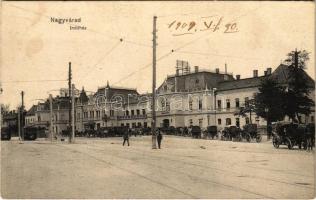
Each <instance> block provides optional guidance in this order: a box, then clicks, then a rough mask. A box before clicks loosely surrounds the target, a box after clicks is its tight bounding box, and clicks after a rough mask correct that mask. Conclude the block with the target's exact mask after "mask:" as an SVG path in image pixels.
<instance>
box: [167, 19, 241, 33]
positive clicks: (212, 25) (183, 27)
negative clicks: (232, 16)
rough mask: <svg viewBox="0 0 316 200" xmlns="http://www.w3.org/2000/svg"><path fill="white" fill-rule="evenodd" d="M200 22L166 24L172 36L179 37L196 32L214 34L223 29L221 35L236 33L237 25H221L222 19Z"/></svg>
mask: <svg viewBox="0 0 316 200" xmlns="http://www.w3.org/2000/svg"><path fill="white" fill-rule="evenodd" d="M202 19H203V20H202V21H201V22H196V21H190V22H181V21H177V20H174V21H172V22H171V23H170V24H168V29H169V30H170V31H171V32H173V34H172V35H173V36H180V35H185V34H193V33H195V32H197V31H212V32H216V31H219V30H221V29H223V33H236V32H238V31H239V30H238V27H237V23H236V22H233V23H226V24H224V25H223V17H220V18H218V19H213V18H211V19H207V18H206V20H205V18H202Z"/></svg>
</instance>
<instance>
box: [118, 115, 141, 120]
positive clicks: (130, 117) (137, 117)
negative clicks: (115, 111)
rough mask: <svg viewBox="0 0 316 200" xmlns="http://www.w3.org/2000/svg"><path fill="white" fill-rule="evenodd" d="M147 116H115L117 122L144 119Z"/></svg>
mask: <svg viewBox="0 0 316 200" xmlns="http://www.w3.org/2000/svg"><path fill="white" fill-rule="evenodd" d="M146 118H147V115H125V116H117V119H118V120H124V119H146Z"/></svg>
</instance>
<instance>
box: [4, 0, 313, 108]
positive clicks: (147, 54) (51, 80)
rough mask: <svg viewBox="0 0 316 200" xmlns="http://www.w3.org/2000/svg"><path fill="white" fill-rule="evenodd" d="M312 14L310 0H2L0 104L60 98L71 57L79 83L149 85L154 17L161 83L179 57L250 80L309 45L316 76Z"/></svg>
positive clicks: (90, 86) (143, 88) (146, 88)
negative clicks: (88, 0) (13, 0)
mask: <svg viewBox="0 0 316 200" xmlns="http://www.w3.org/2000/svg"><path fill="white" fill-rule="evenodd" d="M314 12H315V9H314V3H313V2H206V1H202V2H190V1H184V2H148V1H145V2H35V1H32V2H2V8H1V19H2V24H1V43H2V44H1V69H0V72H1V73H0V80H1V87H2V88H3V92H2V94H1V95H0V97H1V103H5V104H9V105H10V108H11V109H16V107H17V106H18V105H19V104H21V96H20V93H21V91H22V90H23V91H24V92H25V96H24V97H25V98H24V99H25V105H26V108H30V106H32V105H33V104H36V103H37V102H38V101H39V100H38V99H45V98H47V97H48V95H49V94H50V93H51V94H53V95H54V96H56V95H58V90H59V89H60V88H67V87H68V83H67V76H68V63H69V62H71V63H72V77H73V83H74V84H75V86H76V88H78V89H82V87H84V88H85V90H86V91H91V92H95V91H96V90H97V89H98V87H102V86H104V85H106V83H107V81H109V84H110V86H111V85H112V86H120V87H128V88H136V89H137V90H138V92H140V93H145V92H151V86H152V59H153V58H152V54H153V52H152V39H153V35H152V32H153V16H157V43H158V45H157V87H158V86H159V85H160V84H161V83H163V81H164V80H165V78H166V77H167V75H171V74H174V73H175V66H176V60H185V61H188V62H189V64H190V66H191V68H192V69H193V66H199V68H200V69H206V70H214V69H215V68H220V70H221V71H224V66H225V63H226V64H227V71H228V72H230V73H233V74H234V75H237V74H240V75H241V78H246V77H251V76H252V71H253V70H255V69H257V70H258V71H259V75H263V73H264V70H266V68H268V67H271V68H272V70H274V69H275V68H276V67H277V66H278V65H279V64H280V63H281V62H282V60H284V59H285V58H286V54H287V53H288V52H290V51H292V50H295V48H297V49H298V50H303V49H305V50H307V51H308V52H310V60H309V61H308V63H307V70H306V71H307V73H308V74H309V75H310V76H311V77H312V78H313V79H314V77H315V59H314V54H315V46H314V44H315V41H314V38H315V32H314V30H315V27H314V26H315V21H314V19H315V16H314ZM52 17H53V18H74V19H79V18H80V20H81V21H80V22H71V23H64V24H59V23H56V22H52V21H51V18H52ZM211 22H212V23H211ZM70 26H81V27H85V28H86V29H85V30H70ZM177 26H178V28H177ZM214 27H217V28H214Z"/></svg>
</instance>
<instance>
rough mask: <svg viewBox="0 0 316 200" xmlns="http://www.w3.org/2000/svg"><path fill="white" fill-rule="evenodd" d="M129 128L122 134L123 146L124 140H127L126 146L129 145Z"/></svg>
mask: <svg viewBox="0 0 316 200" xmlns="http://www.w3.org/2000/svg"><path fill="white" fill-rule="evenodd" d="M130 131H131V130H130V129H128V130H127V131H125V132H124V135H123V139H124V142H123V146H124V145H125V142H127V146H129V133H130Z"/></svg>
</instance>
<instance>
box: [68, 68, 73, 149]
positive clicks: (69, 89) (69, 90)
mask: <svg viewBox="0 0 316 200" xmlns="http://www.w3.org/2000/svg"><path fill="white" fill-rule="evenodd" d="M68 97H69V114H68V115H69V143H70V142H71V132H72V127H71V62H69V69H68Z"/></svg>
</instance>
